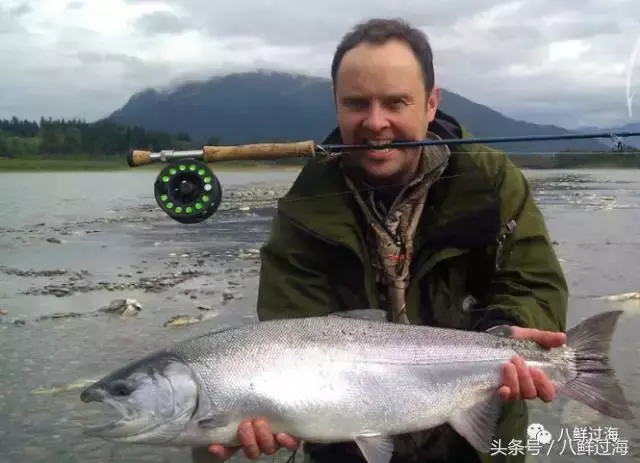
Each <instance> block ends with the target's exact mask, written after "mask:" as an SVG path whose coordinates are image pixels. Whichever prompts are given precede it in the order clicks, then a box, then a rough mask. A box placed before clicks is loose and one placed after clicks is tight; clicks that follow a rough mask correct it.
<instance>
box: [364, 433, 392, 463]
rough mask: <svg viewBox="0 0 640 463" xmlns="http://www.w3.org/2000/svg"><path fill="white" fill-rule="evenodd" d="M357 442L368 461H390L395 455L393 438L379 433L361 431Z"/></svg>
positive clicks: (374, 462) (379, 462) (372, 462)
mask: <svg viewBox="0 0 640 463" xmlns="http://www.w3.org/2000/svg"><path fill="white" fill-rule="evenodd" d="M355 441H356V444H358V448H359V449H360V451H361V452H362V455H363V456H364V459H365V460H366V461H367V463H389V462H390V461H391V457H392V455H393V440H392V438H391V437H389V436H384V435H382V434H379V433H360V434H358V435H357V436H356V439H355Z"/></svg>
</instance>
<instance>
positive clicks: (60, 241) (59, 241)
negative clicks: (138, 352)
mask: <svg viewBox="0 0 640 463" xmlns="http://www.w3.org/2000/svg"><path fill="white" fill-rule="evenodd" d="M47 243H53V244H62V240H60V239H59V238H55V237H51V238H47Z"/></svg>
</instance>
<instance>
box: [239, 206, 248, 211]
mask: <svg viewBox="0 0 640 463" xmlns="http://www.w3.org/2000/svg"><path fill="white" fill-rule="evenodd" d="M238 210H239V211H242V212H249V211H250V210H251V208H250V207H249V206H242V207H239V208H238Z"/></svg>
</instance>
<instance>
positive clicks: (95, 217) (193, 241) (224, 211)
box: [0, 170, 640, 463]
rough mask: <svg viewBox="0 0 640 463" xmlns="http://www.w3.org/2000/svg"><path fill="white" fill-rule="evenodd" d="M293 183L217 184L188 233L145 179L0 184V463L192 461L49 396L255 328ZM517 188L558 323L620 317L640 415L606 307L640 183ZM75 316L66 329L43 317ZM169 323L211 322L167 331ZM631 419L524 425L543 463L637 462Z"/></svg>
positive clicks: (632, 256) (226, 176) (9, 177)
mask: <svg viewBox="0 0 640 463" xmlns="http://www.w3.org/2000/svg"><path fill="white" fill-rule="evenodd" d="M295 174H296V172H295V171H281V172H271V171H242V172H222V173H220V174H219V176H220V178H221V181H222V183H223V185H224V188H225V193H226V194H230V195H231V199H230V200H227V201H226V202H225V203H223V206H222V208H221V211H220V213H219V214H217V215H215V216H214V217H212V218H210V219H209V220H207V221H206V222H204V223H201V224H196V225H181V224H179V223H177V222H174V221H172V220H170V219H169V218H168V217H166V216H165V215H164V214H163V213H162V212H161V211H160V210H159V209H158V208H157V207H156V206H155V204H154V200H153V191H152V188H153V182H154V180H155V176H156V172H152V171H148V170H145V171H135V170H133V171H127V172H109V173H94V172H90V173H46V174H45V173H3V174H0V310H2V311H3V312H0V314H4V316H3V315H0V372H1V374H0V462H1V463H5V462H23V463H32V462H40V461H42V462H44V461H46V462H54V461H55V462H60V463H67V462H83V463H89V462H181V461H190V459H189V456H188V452H186V451H185V450H180V449H164V448H153V447H147V446H127V445H117V444H111V443H108V442H103V441H97V440H90V439H87V438H84V437H83V436H82V435H81V427H82V425H83V424H84V423H85V422H87V421H89V420H91V419H94V418H95V416H96V413H100V412H99V409H96V408H94V407H89V406H87V405H85V404H82V403H81V402H80V401H79V398H78V394H79V388H78V387H76V388H73V387H72V388H70V390H67V391H64V390H60V389H55V388H57V387H60V386H64V385H69V384H72V383H75V382H78V381H90V380H92V379H95V378H98V377H100V376H101V375H103V374H105V373H106V372H108V371H110V370H112V369H114V368H116V367H118V366H120V365H121V364H122V363H123V362H126V361H129V360H131V359H133V358H135V357H136V356H139V355H142V354H143V353H146V352H148V351H149V350H152V349H155V348H157V347H160V346H163V345H166V344H168V343H171V342H174V341H177V340H180V339H184V338H187V337H191V336H194V335H197V334H200V333H203V332H206V331H208V330H210V329H214V328H220V327H225V326H231V325H235V324H238V323H243V322H246V321H250V320H252V319H253V317H254V315H253V310H254V309H253V307H254V304H255V297H256V284H257V269H258V265H259V263H258V260H257V256H256V251H257V249H258V248H259V246H260V244H261V243H262V242H263V241H264V239H265V237H266V236H267V232H268V227H269V223H270V217H271V215H272V214H273V203H274V200H275V198H277V197H278V196H279V195H281V194H282V193H283V192H284V191H285V190H286V188H287V186H288V185H289V184H290V182H291V181H292V180H293V179H294V177H295ZM527 176H528V177H529V178H530V180H531V183H532V185H533V187H534V192H535V197H536V199H537V201H538V203H539V204H540V206H541V208H542V210H543V212H544V215H545V217H546V219H547V221H548V226H549V229H550V233H551V235H552V238H553V239H554V240H555V243H556V250H557V252H558V255H559V257H560V258H561V260H562V265H563V267H564V270H565V272H566V275H567V278H568V280H569V284H570V289H571V298H570V309H569V325H570V326H571V325H573V324H575V323H576V322H578V321H579V320H581V319H584V318H585V317H588V316H590V315H594V314H596V313H598V312H601V311H604V310H610V309H613V308H624V309H625V310H626V311H627V314H626V315H625V316H624V318H623V319H622V322H621V323H620V324H619V326H618V329H617V332H616V334H615V338H614V341H613V347H612V352H611V356H612V362H613V365H614V367H615V369H616V371H617V375H618V377H619V379H620V383H621V384H622V386H623V388H624V391H625V394H626V396H627V398H628V400H629V401H630V403H631V404H632V407H633V409H634V412H635V413H636V415H640V407H639V406H638V404H639V403H640V388H638V385H639V384H640V383H639V380H640V368H639V365H640V362H639V360H638V352H640V339H639V338H638V336H637V332H638V331H639V330H640V299H638V298H635V299H634V298H631V299H630V300H627V301H614V300H607V299H603V297H605V296H611V295H621V294H624V293H630V292H635V291H640V282H639V281H638V277H637V275H640V234H638V233H637V228H638V226H639V225H640V171H625V170H618V171H615V170H611V171H609V170H599V171H587V170H580V171H528V172H527ZM119 298H133V299H135V300H137V301H138V302H139V303H140V305H141V306H142V310H141V311H140V312H139V314H138V315H137V316H124V317H120V316H118V315H111V314H104V313H100V312H96V311H97V310H98V309H99V308H101V307H104V306H106V305H107V304H109V303H110V302H112V301H114V300H115V299H119ZM71 312H73V313H75V314H76V316H75V317H73V318H62V319H53V320H52V319H46V317H51V315H52V314H55V313H66V314H69V313H71ZM94 314H95V315H96V316H91V315H94ZM175 315H187V316H201V315H206V317H207V319H206V320H205V321H202V322H201V323H197V324H192V325H188V326H182V327H164V326H163V324H164V322H165V321H167V320H168V319H170V318H171V317H173V316H175ZM39 317H44V318H45V319H43V320H39ZM42 388H44V389H45V390H44V391H42ZM39 389H40V391H38V390H39ZM38 392H43V393H38ZM639 419H640V417H639V418H636V419H635V420H634V421H632V422H630V423H624V422H619V421H617V420H612V419H609V418H604V417H599V416H597V415H594V414H593V413H592V412H591V411H589V410H586V409H584V408H583V407H579V406H576V405H575V403H573V402H567V401H565V400H560V399H559V400H558V401H557V402H556V403H554V404H553V405H551V406H541V405H535V407H534V410H533V413H532V421H534V422H537V423H541V424H543V425H544V426H545V427H546V429H548V430H549V432H551V433H552V435H553V436H554V442H556V443H555V446H554V447H553V448H551V450H549V455H548V456H541V457H540V459H541V460H543V461H573V460H574V459H582V460H585V461H631V460H637V459H640V426H639V424H640V421H639ZM578 425H589V426H601V427H603V428H604V427H606V426H610V427H612V429H614V430H616V431H617V432H618V437H619V439H620V443H621V444H626V443H628V452H626V455H622V454H620V453H618V454H616V455H613V453H612V451H611V450H610V449H609V450H603V452H602V453H605V455H599V456H592V457H587V456H577V457H576V456H575V452H576V451H577V450H579V449H577V444H576V442H575V441H573V442H572V443H573V451H572V450H571V448H570V446H569V445H568V443H569V442H568V441H567V442H566V445H565V450H564V451H563V452H562V451H561V446H560V447H558V445H560V443H559V440H560V435H561V430H562V428H564V429H565V431H566V430H569V432H570V433H573V432H574V430H575V428H576V426H578ZM548 447H549V446H547V447H545V448H548ZM607 453H608V454H609V455H606V454H607ZM623 453H624V452H623ZM283 456H286V455H283ZM234 459H235V460H242V457H241V456H238V457H234ZM212 461H213V460H212Z"/></svg>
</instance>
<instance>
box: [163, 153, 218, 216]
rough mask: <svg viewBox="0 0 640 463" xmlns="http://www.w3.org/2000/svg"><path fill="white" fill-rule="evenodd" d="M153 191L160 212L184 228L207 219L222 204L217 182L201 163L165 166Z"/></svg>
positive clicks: (185, 161) (179, 162)
mask: <svg viewBox="0 0 640 463" xmlns="http://www.w3.org/2000/svg"><path fill="white" fill-rule="evenodd" d="M153 190H154V194H155V198H156V202H157V203H158V205H159V206H160V209H162V210H163V211H164V212H165V213H166V214H167V215H168V216H169V217H171V218H172V219H174V220H176V221H178V222H180V223H184V224H192V223H198V222H202V221H204V220H206V219H208V218H209V217H211V216H212V215H213V214H214V213H215V212H216V210H218V207H219V206H220V202H221V201H222V186H221V185H220V180H219V179H218V177H216V175H215V174H214V173H213V171H211V169H210V168H209V167H208V166H207V165H206V164H205V163H203V162H201V161H198V160H195V159H188V158H187V159H177V160H174V161H172V162H171V163H169V164H168V165H167V166H166V167H164V168H163V169H162V170H161V171H160V173H159V174H158V177H157V178H156V182H155V184H154V188H153Z"/></svg>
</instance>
